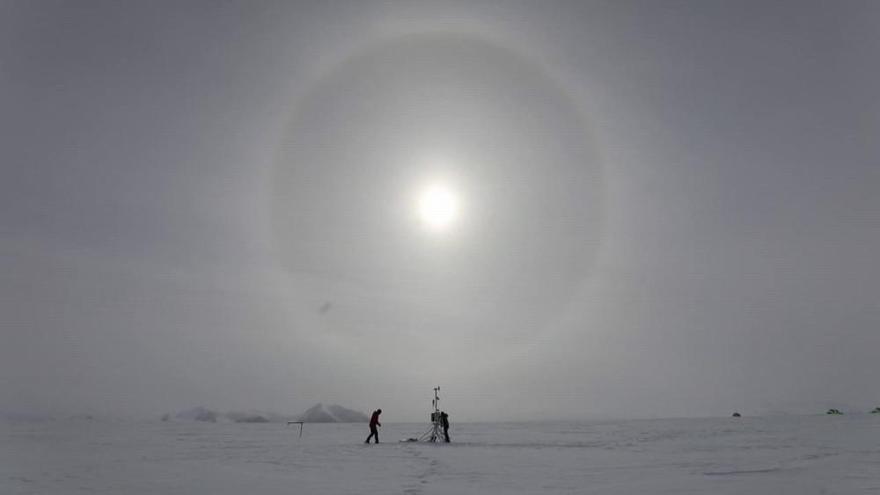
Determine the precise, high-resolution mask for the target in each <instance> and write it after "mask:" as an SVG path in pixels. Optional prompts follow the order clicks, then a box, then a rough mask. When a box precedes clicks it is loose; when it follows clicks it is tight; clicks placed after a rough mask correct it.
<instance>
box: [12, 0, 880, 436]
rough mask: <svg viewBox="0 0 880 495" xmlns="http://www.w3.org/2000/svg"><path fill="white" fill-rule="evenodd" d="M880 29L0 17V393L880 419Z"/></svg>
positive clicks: (608, 11) (74, 9) (569, 16)
mask: <svg viewBox="0 0 880 495" xmlns="http://www.w3.org/2000/svg"><path fill="white" fill-rule="evenodd" d="M878 23H880V4H878V3H876V2H868V1H866V2H800V1H799V2H774V3H770V4H768V3H767V2H707V1H693V2H672V1H670V2H649V1H645V2H522V3H517V2H424V3H423V2H348V3H345V2H326V3H324V2H315V3H303V4H296V3H293V2H277V3H273V2H184V3H181V2H98V1H90V2H49V1H36V2H34V1H21V2H15V1H13V2H10V1H5V2H2V4H0V325H2V327H0V328H2V330H0V331H2V339H3V343H2V345H0V409H3V410H16V411H48V412H67V411H70V412H83V411H85V412H95V413H112V414H135V415H153V414H158V413H161V412H164V411H173V410H178V409H182V408H186V407H190V406H193V405H199V404H203V405H207V406H210V407H215V408H218V409H221V410H228V409H244V408H257V409H264V410H274V411H279V412H299V411H301V410H303V409H305V408H306V407H308V406H310V405H312V404H313V403H315V402H319V401H321V402H336V403H340V404H343V405H346V406H350V407H355V408H358V409H362V410H370V409H373V408H376V407H382V408H383V410H384V411H385V416H387V418H386V419H387V420H388V421H395V420H419V419H424V415H425V414H426V411H427V410H428V406H429V403H430V394H431V388H432V387H434V386H435V385H440V386H441V387H442V389H443V394H442V396H443V399H444V406H445V407H446V408H447V409H448V410H449V411H450V412H451V413H452V417H453V419H454V420H466V419H467V420H490V419H533V418H589V417H621V416H627V417H633V416H678V415H712V414H729V413H730V412H731V411H733V410H740V411H742V412H744V413H761V412H774V411H790V412H815V411H817V410H820V409H821V408H822V407H830V406H831V405H843V406H844V407H858V408H867V407H868V406H871V407H873V406H875V405H876V403H877V402H878V401H880V385H878V381H877V380H876V377H877V376H878V374H880V364H878V360H877V353H878V351H880V304H878V298H877V294H880V263H877V261H876V254H875V253H877V252H880V194H878V191H880V145H878V140H877V139H876V136H877V135H878V133H880V117H878V116H880V104H878V101H880V98H878V97H880V91H878V89H877V88H880V65H878V64H877V63H876V61H877V57H878V54H880V30H878V29H877V26H878ZM432 184H443V185H444V186H445V187H447V188H448V189H449V190H450V191H452V193H453V194H454V195H455V197H456V198H457V201H458V211H457V216H456V218H455V219H454V221H453V222H452V223H451V224H450V225H449V227H448V228H446V229H434V230H432V229H428V228H426V226H425V225H423V220H421V219H420V218H419V216H418V206H417V205H418V201H419V197H420V196H419V195H420V192H421V191H424V189H425V188H426V187H428V186H430V185H432Z"/></svg>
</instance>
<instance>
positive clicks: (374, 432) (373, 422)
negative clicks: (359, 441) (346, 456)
mask: <svg viewBox="0 0 880 495" xmlns="http://www.w3.org/2000/svg"><path fill="white" fill-rule="evenodd" d="M380 414H382V410H381V409H376V410H375V411H373V416H372V417H370V436H368V437H367V441H366V442H364V443H370V439H371V438H373V437H376V443H379V430H378V428H377V427H379V426H382V423H380V422H379V415H380Z"/></svg>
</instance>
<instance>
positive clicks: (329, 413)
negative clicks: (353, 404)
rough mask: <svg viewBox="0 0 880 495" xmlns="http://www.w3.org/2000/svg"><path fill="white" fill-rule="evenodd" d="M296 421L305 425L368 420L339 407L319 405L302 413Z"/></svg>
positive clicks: (360, 414) (357, 413)
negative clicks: (303, 422)
mask: <svg viewBox="0 0 880 495" xmlns="http://www.w3.org/2000/svg"><path fill="white" fill-rule="evenodd" d="M298 419H299V421H305V422H306V423H362V422H366V421H369V419H370V418H369V417H368V416H367V415H366V414H364V413H362V412H359V411H354V410H352V409H347V408H344V407H342V406H340V405H336V404H332V405H329V406H324V405H323V404H320V403H319V404H315V405H314V406H312V407H310V408H309V409H308V410H306V412H304V413H302V414H301V415H300V416H299V418H298Z"/></svg>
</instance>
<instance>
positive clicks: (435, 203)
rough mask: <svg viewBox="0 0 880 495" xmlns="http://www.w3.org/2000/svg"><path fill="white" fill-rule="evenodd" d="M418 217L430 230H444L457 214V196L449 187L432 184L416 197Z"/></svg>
mask: <svg viewBox="0 0 880 495" xmlns="http://www.w3.org/2000/svg"><path fill="white" fill-rule="evenodd" d="M418 212H419V218H420V219H421V221H422V223H423V224H425V226H427V227H428V228H430V229H431V230H446V229H448V228H449V227H450V226H451V225H452V224H453V223H454V222H455V219H456V217H457V216H458V198H457V197H456V195H455V193H454V192H453V191H452V189H450V188H449V187H447V186H445V185H443V184H434V185H432V186H429V187H427V188H425V190H424V191H422V193H421V194H420V195H419V198H418Z"/></svg>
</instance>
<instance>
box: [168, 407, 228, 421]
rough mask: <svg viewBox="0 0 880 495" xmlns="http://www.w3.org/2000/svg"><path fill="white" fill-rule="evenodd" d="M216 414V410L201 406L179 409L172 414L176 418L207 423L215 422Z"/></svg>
mask: <svg viewBox="0 0 880 495" xmlns="http://www.w3.org/2000/svg"><path fill="white" fill-rule="evenodd" d="M217 416H219V415H218V414H217V413H216V412H214V411H212V410H210V409H208V408H206V407H201V406H199V407H194V408H192V409H187V410H186V411H180V412H179V413H177V414H175V415H174V417H175V418H176V419H183V420H188V421H206V422H209V423H216V422H217Z"/></svg>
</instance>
